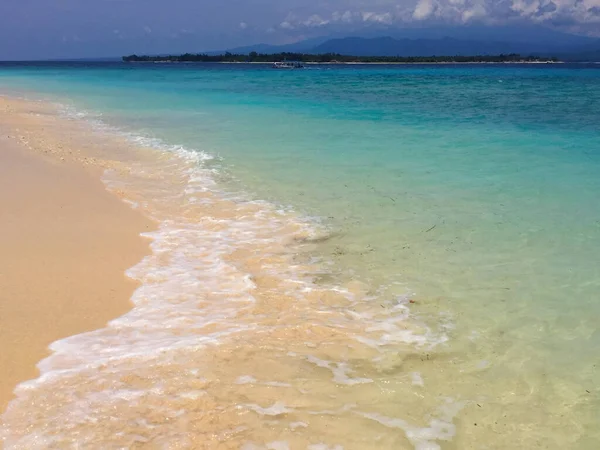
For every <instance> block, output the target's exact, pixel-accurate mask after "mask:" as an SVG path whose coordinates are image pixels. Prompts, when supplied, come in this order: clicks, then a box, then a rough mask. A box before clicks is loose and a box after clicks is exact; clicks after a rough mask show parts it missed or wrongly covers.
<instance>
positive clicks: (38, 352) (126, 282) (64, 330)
mask: <svg viewBox="0 0 600 450" xmlns="http://www.w3.org/2000/svg"><path fill="white" fill-rule="evenodd" d="M38 106H41V105H38V104H37V103H35V102H26V101H21V100H18V99H11V98H10V97H3V96H0V132H1V135H0V204H2V208H1V210H0V249H1V250H0V255H2V256H1V257H0V282H1V283H2V286H3V289H2V292H1V293H0V312H1V313H0V340H1V342H2V345H3V352H2V354H1V356H0V412H2V411H4V410H5V409H6V407H7V405H8V403H9V402H10V400H12V399H14V398H15V397H14V389H15V387H16V386H17V385H18V384H20V383H22V382H24V381H26V380H29V379H33V378H36V377H37V376H39V371H38V369H37V364H38V363H39V362H40V361H41V360H42V359H44V358H45V357H47V356H48V355H49V354H50V353H51V352H50V350H49V348H48V346H49V345H50V344H51V343H53V342H55V341H57V340H59V339H62V338H65V337H68V336H72V335H76V334H79V333H83V332H86V331H90V330H94V329H97V328H100V327H102V326H104V325H105V324H106V323H107V322H108V321H110V320H112V319H114V318H117V317H119V316H121V315H122V314H124V313H126V312H127V311H128V310H130V309H131V308H132V306H133V305H132V303H131V302H130V298H131V295H132V294H133V292H134V290H135V289H136V288H137V286H138V285H139V283H137V282H135V281H134V280H131V279H129V278H127V277H126V276H125V270H126V269H128V268H129V267H131V266H132V265H134V264H136V263H137V262H139V261H140V260H141V259H142V258H143V257H144V256H145V255H147V254H148V253H149V252H150V250H149V245H148V242H147V241H145V240H144V239H142V238H141V237H140V232H143V231H148V230H150V229H152V228H153V223H152V222H151V221H150V220H149V219H147V218H146V217H144V216H142V214H141V213H140V212H136V211H134V210H133V209H132V208H130V207H129V206H128V205H126V204H125V203H124V202H122V201H121V200H119V198H117V196H115V195H114V194H112V193H110V192H109V191H108V190H107V189H106V187H105V186H104V184H103V183H102V181H101V179H100V175H101V174H102V172H103V171H102V170H101V168H102V164H101V162H100V160H98V159H96V158H93V157H92V156H91V155H87V156H86V155H85V154H84V153H80V152H79V150H78V149H77V148H75V146H70V145H65V143H62V144H61V143H58V142H52V141H51V140H50V139H48V136H47V133H48V130H49V129H50V127H51V126H52V125H51V123H49V120H48V118H47V117H44V116H41V115H40V114H39V111H35V109H36V108H38Z"/></svg>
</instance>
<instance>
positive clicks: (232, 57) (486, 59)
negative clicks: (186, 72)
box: [123, 52, 558, 64]
mask: <svg viewBox="0 0 600 450" xmlns="http://www.w3.org/2000/svg"><path fill="white" fill-rule="evenodd" d="M123 61H124V62H174V63H175V62H214V63H270V62H275V61H300V62H303V63H417V64H418V63H504V62H557V61H558V59H557V58H555V57H552V58H543V57H539V56H522V55H519V54H516V53H511V54H506V55H505V54H501V55H476V56H461V55H456V56H349V55H340V54H337V53H323V54H317V55H314V54H309V53H288V52H284V53H271V54H268V53H257V52H250V53H249V54H234V53H229V52H226V53H223V54H221V55H209V54H206V53H184V54H182V55H156V56H150V55H142V56H138V55H129V56H124V57H123Z"/></svg>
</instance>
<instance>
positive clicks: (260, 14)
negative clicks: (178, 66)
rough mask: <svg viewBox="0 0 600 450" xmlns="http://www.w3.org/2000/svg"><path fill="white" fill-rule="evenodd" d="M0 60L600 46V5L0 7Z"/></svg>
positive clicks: (232, 1) (127, 2)
mask: <svg viewBox="0 0 600 450" xmlns="http://www.w3.org/2000/svg"><path fill="white" fill-rule="evenodd" d="M0 17H2V18H3V21H2V27H0V59H4V60H6V59H40V58H41V59H49V58H77V57H102V56H120V55H123V54H131V53H138V54H142V53H171V52H185V51H194V52H198V51H206V50H222V49H227V48H231V47H235V46H241V45H249V44H255V43H259V42H265V43H271V44H286V43H292V42H296V41H299V40H302V39H308V38H313V37H317V36H325V35H328V34H334V33H337V34H340V33H342V34H344V33H345V34H348V35H351V34H353V33H354V34H356V33H359V32H361V31H362V30H365V29H372V30H373V29H374V30H377V31H379V30H380V32H381V33H380V34H381V35H386V34H389V32H390V30H394V29H398V28H406V27H434V26H442V25H445V26H448V25H452V26H455V27H461V26H462V27H467V26H469V25H473V24H486V25H496V26H498V25H506V24H520V26H525V24H536V25H543V26H547V27H551V28H555V29H559V30H561V31H567V32H571V33H577V34H584V35H591V36H599V37H600V0H0Z"/></svg>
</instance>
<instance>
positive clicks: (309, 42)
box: [207, 37, 329, 55]
mask: <svg viewBox="0 0 600 450" xmlns="http://www.w3.org/2000/svg"><path fill="white" fill-rule="evenodd" d="M328 39H329V38H327V37H322V38H315V39H306V40H303V41H300V42H295V43H293V44H284V45H270V44H255V45H246V46H244V47H235V48H230V49H227V51H228V52H230V53H235V54H240V55H246V54H248V53H250V52H257V53H265V54H271V53H281V52H291V53H296V52H297V53H313V52H312V51H311V50H312V49H314V48H315V47H316V46H318V45H320V44H322V43H323V42H325V41H327V40H328ZM221 53H223V51H216V52H207V54H209V55H210V54H221Z"/></svg>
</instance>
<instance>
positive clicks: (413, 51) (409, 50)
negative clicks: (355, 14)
mask: <svg viewBox="0 0 600 450" xmlns="http://www.w3.org/2000/svg"><path fill="white" fill-rule="evenodd" d="M582 48H583V47H582V46H575V45H574V46H565V45H563V44H561V45H556V44H552V43H520V42H494V41H476V40H462V39H456V38H450V37H445V38H439V39H394V38H392V37H389V36H388V37H379V38H370V39H369V38H360V37H350V38H344V39H331V40H329V41H326V42H324V43H322V44H320V45H317V46H316V47H314V48H312V49H311V53H340V54H342V55H361V56H430V55H437V56H454V55H461V56H463V55H464V56H467V55H499V54H502V53H505V54H506V53H519V54H522V55H529V54H543V55H551V54H559V53H560V54H567V53H577V52H581V51H582V50H581V49H582ZM598 48H600V40H599V41H598Z"/></svg>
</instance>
